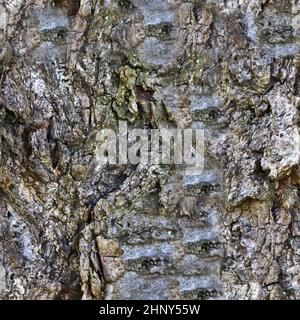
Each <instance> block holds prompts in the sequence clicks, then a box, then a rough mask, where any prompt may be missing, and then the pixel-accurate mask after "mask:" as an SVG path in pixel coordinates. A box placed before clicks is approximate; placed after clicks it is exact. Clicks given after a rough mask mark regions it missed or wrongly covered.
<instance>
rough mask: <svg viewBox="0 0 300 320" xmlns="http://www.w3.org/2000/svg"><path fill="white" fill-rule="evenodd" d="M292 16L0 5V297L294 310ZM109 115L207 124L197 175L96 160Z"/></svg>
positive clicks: (298, 215) (235, 7)
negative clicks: (289, 305)
mask: <svg viewBox="0 0 300 320" xmlns="http://www.w3.org/2000/svg"><path fill="white" fill-rule="evenodd" d="M297 8H299V11H297V10H295V9H297ZM298 14H300V7H299V6H297V1H288V0H277V1H268V0H227V1H226V0H220V1H217V0H216V1H214V0H203V1H200V0H199V1H197V0H194V1H192V0H190V1H189V0H152V1H148V0H131V1H129V0H55V1H46V0H0V139H1V140H0V298H1V299H221V298H222V299H299V298H300V264H299V263H300V207H299V205H300V168H299V163H300V161H299V155H300V153H299V114H298V110H299V105H300V103H299V101H300V100H299V93H300V87H299V85H300V73H299V67H300V50H299V49H300V45H299V36H300V32H299V29H298V26H299V22H297V19H296V18H297V15H298ZM119 120H127V121H128V124H129V126H130V127H134V128H154V129H155V128H204V129H205V133H206V139H205V169H204V171H203V172H199V174H197V175H195V176H188V175H187V174H186V171H185V170H184V168H182V167H180V166H166V165H149V166H144V165H138V166H133V165H122V166H117V165H116V166H112V165H107V166H103V165H101V164H100V163H98V161H97V157H96V149H97V143H98V141H97V132H99V130H101V129H102V128H115V129H117V128H118V122H119Z"/></svg>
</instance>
